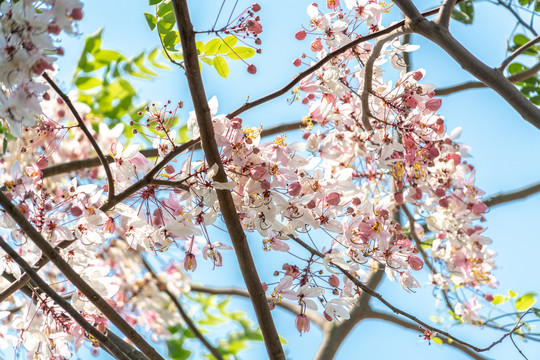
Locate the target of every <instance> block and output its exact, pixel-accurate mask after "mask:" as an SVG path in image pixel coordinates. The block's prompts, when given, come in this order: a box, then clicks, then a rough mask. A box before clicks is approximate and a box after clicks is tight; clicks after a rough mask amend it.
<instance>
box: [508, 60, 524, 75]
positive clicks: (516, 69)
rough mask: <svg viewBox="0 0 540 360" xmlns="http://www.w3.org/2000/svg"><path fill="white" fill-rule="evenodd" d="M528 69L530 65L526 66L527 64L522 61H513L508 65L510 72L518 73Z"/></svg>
mask: <svg viewBox="0 0 540 360" xmlns="http://www.w3.org/2000/svg"><path fill="white" fill-rule="evenodd" d="M527 69H528V67H526V66H525V65H523V64H520V63H512V64H510V65H508V72H509V73H510V74H517V73H520V72H523V71H525V70H527Z"/></svg>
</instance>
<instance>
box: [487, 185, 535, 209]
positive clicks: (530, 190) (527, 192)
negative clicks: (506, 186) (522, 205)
mask: <svg viewBox="0 0 540 360" xmlns="http://www.w3.org/2000/svg"><path fill="white" fill-rule="evenodd" d="M538 192H540V183H536V184H533V185H530V186H527V187H526V188H523V189H518V190H514V191H510V192H505V193H499V194H495V195H492V196H490V197H489V198H487V199H486V200H484V204H486V205H487V206H488V207H493V206H497V205H500V204H504V203H507V202H510V201H515V200H521V199H525V198H527V197H529V196H531V195H534V194H536V193H538Z"/></svg>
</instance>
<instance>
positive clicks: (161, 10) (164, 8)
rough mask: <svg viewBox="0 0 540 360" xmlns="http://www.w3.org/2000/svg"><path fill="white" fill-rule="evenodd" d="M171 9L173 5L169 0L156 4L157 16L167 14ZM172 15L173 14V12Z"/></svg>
mask: <svg viewBox="0 0 540 360" xmlns="http://www.w3.org/2000/svg"><path fill="white" fill-rule="evenodd" d="M172 11H173V5H172V2H171V1H170V0H166V1H165V2H163V3H161V4H160V5H159V6H158V10H157V16H159V17H164V16H165V14H168V13H170V12H172ZM173 15H174V14H173Z"/></svg>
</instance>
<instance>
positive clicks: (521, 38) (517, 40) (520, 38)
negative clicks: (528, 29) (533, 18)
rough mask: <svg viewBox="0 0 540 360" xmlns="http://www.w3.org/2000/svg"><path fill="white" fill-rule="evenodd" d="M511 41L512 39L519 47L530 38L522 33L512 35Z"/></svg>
mask: <svg viewBox="0 0 540 360" xmlns="http://www.w3.org/2000/svg"><path fill="white" fill-rule="evenodd" d="M513 41H514V44H516V45H517V47H520V46H521V45H524V44H526V43H528V42H529V41H530V39H529V38H528V37H527V36H525V35H523V34H517V35H516V36H514V39H513Z"/></svg>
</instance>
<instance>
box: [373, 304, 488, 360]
mask: <svg viewBox="0 0 540 360" xmlns="http://www.w3.org/2000/svg"><path fill="white" fill-rule="evenodd" d="M364 316H365V319H379V320H384V321H388V322H390V323H392V324H395V325H399V326H401V327H403V328H405V329H409V330H412V331H419V329H420V328H419V327H418V325H417V324H415V323H413V322H410V321H407V320H403V319H400V318H398V317H395V316H394V315H393V314H387V313H383V312H380V311H374V310H371V311H369V312H367V313H366V314H364ZM437 336H439V337H440V338H442V339H443V341H444V344H445V345H448V346H451V347H453V348H455V349H457V350H460V351H463V352H464V353H465V354H467V355H469V356H470V357H471V358H473V359H476V360H487V358H485V357H483V356H481V355H480V354H478V353H476V352H475V351H473V350H471V349H470V348H469V347H467V346H465V345H462V344H459V343H456V342H454V341H451V340H450V341H449V339H448V338H447V337H446V336H444V335H443V336H440V335H437Z"/></svg>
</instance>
